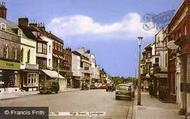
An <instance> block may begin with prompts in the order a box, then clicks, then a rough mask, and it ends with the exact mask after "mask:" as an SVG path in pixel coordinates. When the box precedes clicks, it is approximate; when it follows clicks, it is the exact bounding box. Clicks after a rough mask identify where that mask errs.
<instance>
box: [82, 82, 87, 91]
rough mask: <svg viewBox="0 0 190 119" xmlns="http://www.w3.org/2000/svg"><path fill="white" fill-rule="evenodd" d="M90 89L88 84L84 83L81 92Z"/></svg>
mask: <svg viewBox="0 0 190 119" xmlns="http://www.w3.org/2000/svg"><path fill="white" fill-rule="evenodd" d="M88 89H89V86H88V84H87V83H82V87H81V90H88Z"/></svg>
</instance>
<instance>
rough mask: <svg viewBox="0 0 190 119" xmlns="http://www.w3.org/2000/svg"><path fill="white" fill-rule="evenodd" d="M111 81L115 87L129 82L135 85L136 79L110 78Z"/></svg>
mask: <svg viewBox="0 0 190 119" xmlns="http://www.w3.org/2000/svg"><path fill="white" fill-rule="evenodd" d="M111 80H112V82H113V83H114V84H115V85H118V84H122V83H129V82H133V83H135V84H136V82H137V80H136V78H134V77H127V78H125V77H122V76H115V77H111Z"/></svg>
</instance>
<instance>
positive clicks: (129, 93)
mask: <svg viewBox="0 0 190 119" xmlns="http://www.w3.org/2000/svg"><path fill="white" fill-rule="evenodd" d="M134 96H135V92H134V86H133V83H126V84H119V85H117V87H116V91H115V99H116V100H118V99H120V98H128V99H130V100H132V99H133V98H134Z"/></svg>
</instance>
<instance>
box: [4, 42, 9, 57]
mask: <svg viewBox="0 0 190 119" xmlns="http://www.w3.org/2000/svg"><path fill="white" fill-rule="evenodd" d="M3 57H4V58H6V59H7V58H9V48H8V46H7V44H6V45H5V46H4V48H3Z"/></svg>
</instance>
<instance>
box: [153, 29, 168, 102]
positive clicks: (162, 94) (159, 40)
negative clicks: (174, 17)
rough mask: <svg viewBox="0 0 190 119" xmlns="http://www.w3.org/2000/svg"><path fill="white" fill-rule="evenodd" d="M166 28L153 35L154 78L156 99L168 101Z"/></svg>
mask: <svg viewBox="0 0 190 119" xmlns="http://www.w3.org/2000/svg"><path fill="white" fill-rule="evenodd" d="M166 35H167V27H166V28H163V29H161V30H160V31H159V32H158V33H157V34H156V35H155V61H156V62H155V65H154V77H155V78H156V79H157V81H158V97H159V99H162V100H165V101H166V100H168V95H169V88H168V83H167V81H168V50H167V39H166Z"/></svg>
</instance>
